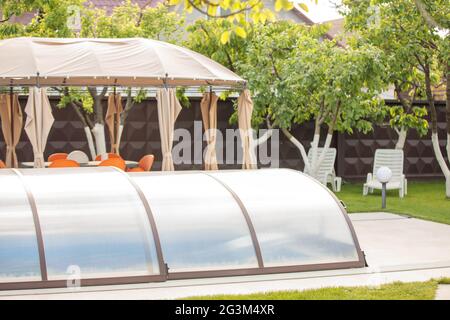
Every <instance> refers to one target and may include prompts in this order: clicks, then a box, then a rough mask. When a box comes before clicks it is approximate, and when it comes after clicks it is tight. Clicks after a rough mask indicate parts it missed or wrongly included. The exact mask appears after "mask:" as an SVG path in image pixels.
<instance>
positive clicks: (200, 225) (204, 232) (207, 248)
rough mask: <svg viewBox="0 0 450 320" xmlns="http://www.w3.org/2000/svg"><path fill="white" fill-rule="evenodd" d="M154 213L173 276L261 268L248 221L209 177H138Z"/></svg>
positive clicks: (194, 175)
mask: <svg viewBox="0 0 450 320" xmlns="http://www.w3.org/2000/svg"><path fill="white" fill-rule="evenodd" d="M131 177H132V179H133V180H134V181H135V182H136V183H137V184H138V186H139V187H140V188H141V190H142V191H143V193H144V194H145V197H146V198H147V200H148V203H149V205H150V207H151V210H152V213H153V215H154V217H155V222H156V226H157V229H158V233H159V238H160V240H161V247H162V250H163V253H164V260H165V262H166V263H167V265H168V267H169V272H170V273H176V272H192V271H212V270H230V269H241V268H257V267H258V262H257V258H256V255H255V248H254V246H253V244H252V240H251V236H250V232H249V228H248V225H247V224H246V220H245V218H244V215H243V213H242V211H241V209H240V207H239V205H238V203H237V202H236V201H235V200H234V198H233V196H232V194H231V193H230V192H229V191H228V190H227V189H226V188H224V187H223V186H222V185H221V184H220V183H218V182H217V181H216V180H215V179H213V178H211V177H209V176H207V175H205V174H203V173H193V174H190V173H186V174H184V173H182V174H176V173H173V174H170V173H168V174H158V173H157V174H151V173H150V174H142V173H137V174H133V175H132V176H131Z"/></svg>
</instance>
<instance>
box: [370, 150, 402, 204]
mask: <svg viewBox="0 0 450 320" xmlns="http://www.w3.org/2000/svg"><path fill="white" fill-rule="evenodd" d="M403 159H404V155H403V150H397V149H377V150H376V151H375V159H374V161H373V171H372V173H368V174H367V181H366V183H365V184H364V186H363V195H365V196H366V195H367V194H368V193H369V192H370V193H372V192H373V190H374V189H381V188H382V186H381V183H380V182H378V180H377V178H376V176H375V175H376V172H377V170H378V168H380V167H388V168H389V169H391V171H392V178H391V180H390V181H389V182H388V183H387V184H386V189H387V190H393V189H399V196H400V198H403V197H404V196H405V195H407V194H408V180H406V178H405V175H404V174H403Z"/></svg>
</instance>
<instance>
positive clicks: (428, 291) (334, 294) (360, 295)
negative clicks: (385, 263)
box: [183, 279, 450, 300]
mask: <svg viewBox="0 0 450 320" xmlns="http://www.w3.org/2000/svg"><path fill="white" fill-rule="evenodd" d="M446 280H450V279H446ZM439 283H440V281H439V280H430V281H426V282H409V283H404V282H394V283H389V284H384V285H381V286H376V287H333V288H322V289H312V290H304V291H277V292H265V293H255V294H248V295H214V296H198V297H190V298H186V299H189V300H432V299H434V297H435V295H436V289H437V286H438V284H439ZM183 300H184V299H183Z"/></svg>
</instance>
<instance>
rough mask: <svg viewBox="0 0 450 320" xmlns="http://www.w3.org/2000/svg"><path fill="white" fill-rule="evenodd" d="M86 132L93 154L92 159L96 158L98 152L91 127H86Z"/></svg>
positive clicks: (90, 150)
mask: <svg viewBox="0 0 450 320" xmlns="http://www.w3.org/2000/svg"><path fill="white" fill-rule="evenodd" d="M84 133H85V134H86V140H87V142H88V146H89V152H90V154H91V159H92V160H95V157H96V155H97V152H96V151H95V146H94V140H93V138H92V132H91V129H90V128H89V127H88V126H86V127H84Z"/></svg>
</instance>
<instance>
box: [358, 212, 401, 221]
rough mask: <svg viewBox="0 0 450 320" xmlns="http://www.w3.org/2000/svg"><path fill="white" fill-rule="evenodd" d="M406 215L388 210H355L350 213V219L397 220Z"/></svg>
mask: <svg viewBox="0 0 450 320" xmlns="http://www.w3.org/2000/svg"><path fill="white" fill-rule="evenodd" d="M408 218H410V217H409V216H407V215H399V214H394V213H389V212H356V213H352V214H350V219H351V220H352V221H373V220H398V219H408Z"/></svg>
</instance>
